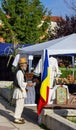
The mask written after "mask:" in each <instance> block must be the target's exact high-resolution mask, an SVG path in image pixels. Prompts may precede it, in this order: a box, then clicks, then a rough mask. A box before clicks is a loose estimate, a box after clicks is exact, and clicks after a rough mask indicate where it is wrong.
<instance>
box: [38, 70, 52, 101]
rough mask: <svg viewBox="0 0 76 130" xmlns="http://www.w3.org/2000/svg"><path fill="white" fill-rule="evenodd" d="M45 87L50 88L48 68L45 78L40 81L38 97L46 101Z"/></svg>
mask: <svg viewBox="0 0 76 130" xmlns="http://www.w3.org/2000/svg"><path fill="white" fill-rule="evenodd" d="M47 87H50V68H49V67H48V71H47V77H46V78H45V79H44V80H43V81H42V84H41V88H40V95H41V97H42V98H43V99H44V100H45V101H46V98H47V95H46V94H47Z"/></svg>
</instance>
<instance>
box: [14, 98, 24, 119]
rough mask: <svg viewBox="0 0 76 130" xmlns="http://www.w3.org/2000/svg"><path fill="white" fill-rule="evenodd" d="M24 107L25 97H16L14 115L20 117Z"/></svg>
mask: <svg viewBox="0 0 76 130" xmlns="http://www.w3.org/2000/svg"><path fill="white" fill-rule="evenodd" d="M23 109H24V98H20V99H16V107H15V114H14V117H15V118H18V119H20V118H21V115H22V112H23Z"/></svg>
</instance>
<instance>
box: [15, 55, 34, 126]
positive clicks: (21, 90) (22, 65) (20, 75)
mask: <svg viewBox="0 0 76 130" xmlns="http://www.w3.org/2000/svg"><path fill="white" fill-rule="evenodd" d="M27 66H28V62H27V59H26V58H25V57H22V58H20V59H19V62H18V68H17V70H16V73H15V78H14V86H15V90H14V93H13V99H15V100H16V107H15V114H14V123H18V124H23V123H25V120H24V118H22V117H21V116H22V112H23V108H24V100H25V98H26V97H27V93H26V92H27V87H28V86H29V87H32V86H33V83H32V82H26V79H25V77H24V76H25V73H26V70H27Z"/></svg>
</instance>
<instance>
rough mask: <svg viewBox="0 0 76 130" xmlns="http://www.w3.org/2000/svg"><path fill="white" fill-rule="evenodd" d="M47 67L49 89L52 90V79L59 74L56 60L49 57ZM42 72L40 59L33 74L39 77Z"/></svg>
mask: <svg viewBox="0 0 76 130" xmlns="http://www.w3.org/2000/svg"><path fill="white" fill-rule="evenodd" d="M49 66H50V88H52V87H53V81H54V78H55V77H56V75H57V74H58V72H59V68H58V62H57V59H56V58H54V57H50V58H49ZM42 72H43V64H42V59H40V60H39V62H38V64H37V66H36V68H35V70H34V73H35V74H37V75H39V74H40V73H41V74H42Z"/></svg>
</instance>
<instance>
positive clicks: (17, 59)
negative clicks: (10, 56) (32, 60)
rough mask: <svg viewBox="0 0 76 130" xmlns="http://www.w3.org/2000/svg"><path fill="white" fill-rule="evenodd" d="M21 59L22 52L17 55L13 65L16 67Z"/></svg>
mask: <svg viewBox="0 0 76 130" xmlns="http://www.w3.org/2000/svg"><path fill="white" fill-rule="evenodd" d="M19 59H20V54H17V55H16V56H15V59H14V61H13V63H12V65H13V66H14V67H17V65H18V62H19Z"/></svg>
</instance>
